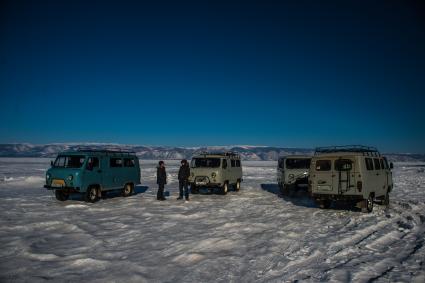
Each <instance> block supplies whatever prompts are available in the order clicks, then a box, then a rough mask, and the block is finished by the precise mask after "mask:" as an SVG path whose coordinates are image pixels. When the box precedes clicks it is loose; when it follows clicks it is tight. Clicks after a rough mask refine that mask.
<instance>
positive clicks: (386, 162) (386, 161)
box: [384, 157, 389, 169]
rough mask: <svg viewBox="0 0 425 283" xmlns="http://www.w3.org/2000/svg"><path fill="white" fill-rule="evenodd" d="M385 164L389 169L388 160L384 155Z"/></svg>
mask: <svg viewBox="0 0 425 283" xmlns="http://www.w3.org/2000/svg"><path fill="white" fill-rule="evenodd" d="M384 164H385V169H388V168H389V166H388V160H387V158H385V157H384Z"/></svg>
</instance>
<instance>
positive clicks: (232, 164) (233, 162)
mask: <svg viewBox="0 0 425 283" xmlns="http://www.w3.org/2000/svg"><path fill="white" fill-rule="evenodd" d="M230 164H231V166H232V167H236V160H234V159H232V160H230Z"/></svg>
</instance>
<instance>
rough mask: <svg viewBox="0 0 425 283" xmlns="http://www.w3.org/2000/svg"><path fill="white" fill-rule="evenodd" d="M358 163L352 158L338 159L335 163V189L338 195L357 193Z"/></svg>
mask: <svg viewBox="0 0 425 283" xmlns="http://www.w3.org/2000/svg"><path fill="white" fill-rule="evenodd" d="M355 164H356V163H355V162H354V159H351V158H346V157H343V158H338V159H336V160H335V161H334V168H333V169H334V173H333V179H332V180H333V188H334V189H335V191H336V192H337V193H338V194H341V195H344V194H347V195H350V194H351V195H352V194H353V193H355V192H356V191H355V189H356V187H355V186H356V180H355V173H354V172H355V170H356V168H355V167H356V165H355Z"/></svg>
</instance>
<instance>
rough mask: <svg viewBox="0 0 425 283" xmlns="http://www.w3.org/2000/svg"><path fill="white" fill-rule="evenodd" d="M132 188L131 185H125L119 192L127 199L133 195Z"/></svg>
mask: <svg viewBox="0 0 425 283" xmlns="http://www.w3.org/2000/svg"><path fill="white" fill-rule="evenodd" d="M133 191H134V188H133V184H132V183H127V184H125V185H124V188H123V189H122V191H121V195H122V196H123V197H129V196H131V195H132V194H133Z"/></svg>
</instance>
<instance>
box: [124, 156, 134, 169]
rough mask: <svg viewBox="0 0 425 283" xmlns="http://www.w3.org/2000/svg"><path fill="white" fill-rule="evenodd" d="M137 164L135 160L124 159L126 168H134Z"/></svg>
mask: <svg viewBox="0 0 425 283" xmlns="http://www.w3.org/2000/svg"><path fill="white" fill-rule="evenodd" d="M134 166H135V162H134V159H133V158H124V167H134Z"/></svg>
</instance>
